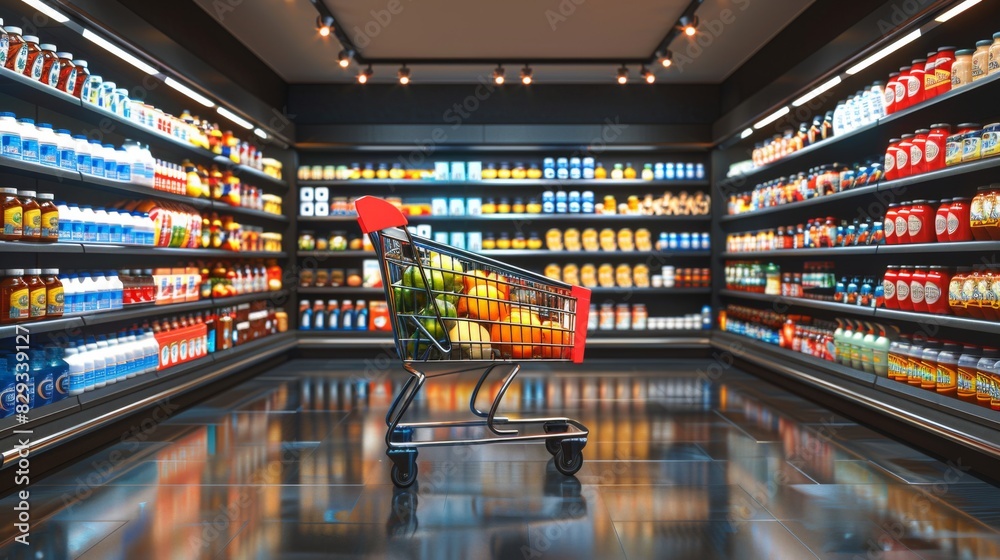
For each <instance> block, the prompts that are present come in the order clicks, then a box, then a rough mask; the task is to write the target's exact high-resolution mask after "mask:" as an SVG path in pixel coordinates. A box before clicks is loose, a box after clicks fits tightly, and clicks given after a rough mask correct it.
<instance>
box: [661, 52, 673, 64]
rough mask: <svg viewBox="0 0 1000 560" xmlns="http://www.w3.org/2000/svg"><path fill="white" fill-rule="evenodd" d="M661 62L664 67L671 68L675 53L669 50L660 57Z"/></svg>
mask: <svg viewBox="0 0 1000 560" xmlns="http://www.w3.org/2000/svg"><path fill="white" fill-rule="evenodd" d="M660 64H661V65H663V67H664V68H670V67H671V66H673V65H674V53H673V52H671V51H670V50H668V51H667V52H666V53H664V54H663V56H661V57H660Z"/></svg>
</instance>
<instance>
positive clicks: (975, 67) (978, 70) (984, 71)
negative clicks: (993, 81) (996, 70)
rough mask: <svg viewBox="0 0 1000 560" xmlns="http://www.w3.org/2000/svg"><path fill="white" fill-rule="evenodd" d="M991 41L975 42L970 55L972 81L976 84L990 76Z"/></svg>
mask: <svg viewBox="0 0 1000 560" xmlns="http://www.w3.org/2000/svg"><path fill="white" fill-rule="evenodd" d="M992 45H993V41H976V50H975V52H973V53H972V81H973V82H977V81H979V80H982V79H983V78H985V77H986V76H988V75H989V74H990V47H991V46H992Z"/></svg>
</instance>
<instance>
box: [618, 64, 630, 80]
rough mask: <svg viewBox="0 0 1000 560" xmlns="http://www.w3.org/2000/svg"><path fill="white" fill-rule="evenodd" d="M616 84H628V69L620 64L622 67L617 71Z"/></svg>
mask: <svg viewBox="0 0 1000 560" xmlns="http://www.w3.org/2000/svg"><path fill="white" fill-rule="evenodd" d="M617 79H618V83H619V84H622V85H625V84H627V83H628V68H627V67H626V66H625V65H624V64H622V67H621V68H619V69H618V78H617Z"/></svg>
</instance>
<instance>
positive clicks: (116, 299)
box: [107, 270, 125, 309]
mask: <svg viewBox="0 0 1000 560" xmlns="http://www.w3.org/2000/svg"><path fill="white" fill-rule="evenodd" d="M107 278H108V282H109V284H110V285H111V309H121V308H122V305H123V299H124V291H125V286H124V285H123V284H122V281H121V279H120V278H118V272H117V271H115V270H109V271H108V273H107Z"/></svg>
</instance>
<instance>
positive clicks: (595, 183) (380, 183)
mask: <svg viewBox="0 0 1000 560" xmlns="http://www.w3.org/2000/svg"><path fill="white" fill-rule="evenodd" d="M298 185H299V186H300V187H329V188H330V194H331V195H333V194H334V193H336V192H338V191H342V190H364V189H365V188H366V187H398V186H413V187H415V188H419V189H438V188H445V189H447V188H451V187H455V188H467V187H503V188H504V189H509V188H514V187H525V188H530V189H533V190H535V189H539V188H553V189H562V190H593V189H594V188H595V187H596V188H599V187H616V188H617V187H640V186H644V185H645V186H650V187H706V188H707V187H709V186H710V185H711V183H710V182H709V181H708V179H701V180H699V179H693V180H692V179H678V180H660V181H656V180H653V181H643V180H641V179H627V180H626V179H623V180H615V179H566V180H557V179H488V180H483V181H433V180H416V179H358V180H352V181H298ZM576 187H579V188H576Z"/></svg>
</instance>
